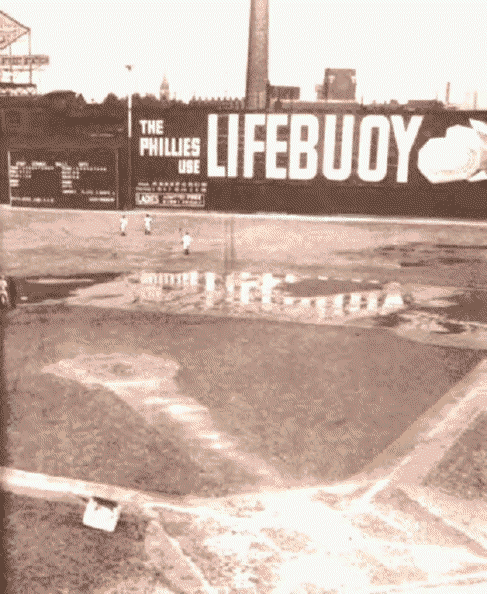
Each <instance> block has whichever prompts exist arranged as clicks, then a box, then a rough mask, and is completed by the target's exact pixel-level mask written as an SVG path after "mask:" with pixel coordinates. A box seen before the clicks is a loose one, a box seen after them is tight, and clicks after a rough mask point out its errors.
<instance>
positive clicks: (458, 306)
mask: <svg viewBox="0 0 487 594" xmlns="http://www.w3.org/2000/svg"><path fill="white" fill-rule="evenodd" d="M445 301H448V302H450V305H448V306H446V307H439V306H437V305H434V304H433V305H432V306H431V305H423V306H418V307H416V308H415V309H417V310H418V311H427V312H429V313H437V314H441V315H444V316H445V317H447V318H449V319H451V320H458V321H460V322H480V323H483V324H486V323H487V291H469V292H465V293H461V294H460V295H452V296H451V297H449V298H447V299H446V300H445Z"/></svg>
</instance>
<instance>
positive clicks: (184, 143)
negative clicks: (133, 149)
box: [139, 120, 201, 175]
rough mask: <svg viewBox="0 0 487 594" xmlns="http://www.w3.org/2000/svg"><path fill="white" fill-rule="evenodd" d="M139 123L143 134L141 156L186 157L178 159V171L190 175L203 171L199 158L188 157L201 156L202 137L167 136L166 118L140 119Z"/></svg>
mask: <svg viewBox="0 0 487 594" xmlns="http://www.w3.org/2000/svg"><path fill="white" fill-rule="evenodd" d="M139 125H140V129H141V132H142V135H143V136H141V137H140V138H139V155H140V156H141V157H178V158H179V157H185V158H184V159H179V161H178V172H179V173H181V174H189V175H199V174H200V173H201V171H200V161H199V159H188V158H186V157H199V156H200V151H201V139H200V138H190V137H186V138H169V137H165V136H164V120H139ZM146 135H150V136H146Z"/></svg>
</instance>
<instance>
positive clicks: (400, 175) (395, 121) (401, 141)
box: [391, 115, 423, 184]
mask: <svg viewBox="0 0 487 594" xmlns="http://www.w3.org/2000/svg"><path fill="white" fill-rule="evenodd" d="M391 122H392V127H393V129H394V138H395V139H396V144H397V150H398V151H399V158H398V163H397V181H398V182H400V183H403V184H405V183H406V182H407V181H408V170H409V155H410V153H411V149H412V147H413V144H414V141H415V140H416V137H417V135H418V132H419V128H420V127H421V124H422V122H423V116H418V115H415V116H413V117H412V118H411V121H410V122H409V126H408V127H407V129H406V128H405V127H404V118H403V117H402V116H400V115H393V116H391Z"/></svg>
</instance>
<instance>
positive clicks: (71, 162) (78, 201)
mask: <svg viewBox="0 0 487 594" xmlns="http://www.w3.org/2000/svg"><path fill="white" fill-rule="evenodd" d="M116 158H117V157H116V152H115V151H104V150H96V149H95V150H85V151H76V150H73V151H55V150H49V149H33V150H29V149H25V150H24V149H19V150H16V151H11V152H10V153H9V190H10V203H11V204H12V205H14V206H16V205H18V206H31V205H32V206H53V207H61V208H103V209H110V208H116V207H117V179H116V174H117V172H116Z"/></svg>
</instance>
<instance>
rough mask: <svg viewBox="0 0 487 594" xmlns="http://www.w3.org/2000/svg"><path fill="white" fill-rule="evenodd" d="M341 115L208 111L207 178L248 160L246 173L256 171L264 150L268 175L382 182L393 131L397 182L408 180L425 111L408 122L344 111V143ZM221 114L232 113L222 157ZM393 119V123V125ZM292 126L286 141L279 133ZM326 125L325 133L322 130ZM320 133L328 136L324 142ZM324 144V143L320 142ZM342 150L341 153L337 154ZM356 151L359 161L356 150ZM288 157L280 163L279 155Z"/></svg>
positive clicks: (234, 171) (230, 171)
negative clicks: (260, 136)
mask: <svg viewBox="0 0 487 594" xmlns="http://www.w3.org/2000/svg"><path fill="white" fill-rule="evenodd" d="M242 117H243V118H244V121H243V124H244V125H243V128H244V138H243V151H242V152H241V153H239V150H238V147H239V137H238V131H239V123H240V118H242ZM339 117H340V116H338V115H337V114H325V115H323V116H317V115H312V114H291V115H287V114H268V115H267V116H266V114H262V113H252V114H244V115H239V114H230V115H217V114H210V115H209V116H208V147H207V148H208V164H207V166H208V170H207V174H208V177H236V176H237V171H238V167H239V165H240V164H241V162H243V175H244V177H245V178H252V177H253V176H254V160H255V155H256V154H257V153H264V155H265V176H266V179H294V180H309V179H313V178H315V177H316V176H317V174H318V168H319V169H320V174H322V175H323V176H324V177H325V178H326V179H329V180H333V181H346V180H347V179H349V178H350V177H351V176H352V175H355V176H357V177H358V178H359V179H360V180H362V181H365V182H372V183H374V182H375V183H377V182H380V181H382V180H384V179H385V178H386V176H387V174H388V168H389V166H390V165H391V163H390V154H389V153H390V150H391V142H392V140H391V135H392V136H394V140H395V143H396V146H397V159H396V158H395V159H394V162H393V163H392V166H393V167H394V170H395V171H394V173H395V176H396V181H397V182H398V183H406V182H407V181H408V173H409V160H410V155H411V150H412V147H413V145H414V143H415V141H416V139H417V137H418V133H419V129H420V127H421V124H422V122H423V118H424V116H422V115H415V116H412V117H411V118H410V120H409V123H408V124H406V120H405V118H404V117H403V116H402V115H391V116H387V115H382V114H370V115H366V116H364V117H362V118H360V117H356V116H355V115H354V114H345V115H343V116H342V117H343V125H342V130H341V136H342V138H341V142H340V141H339V140H338V139H337V128H338V118H339ZM219 118H228V143H227V151H226V153H227V154H226V156H223V160H222V161H220V162H219V161H218V125H219ZM391 124H392V126H391ZM258 126H262V127H263V128H264V129H265V142H264V141H263V140H256V128H257V127H258ZM281 127H283V128H285V129H287V133H286V137H287V140H285V139H283V138H279V133H278V129H279V128H281ZM320 130H321V132H320ZM320 138H323V144H321V141H320V140H319V139H320ZM318 143H319V144H318ZM337 150H338V151H339V154H336V153H337ZM354 154H357V155H358V159H357V163H355V161H354V159H353V155H354ZM279 155H282V156H288V158H287V159H282V162H287V165H286V166H284V165H282V163H281V166H279V167H278V166H277V162H278V156H279ZM221 157H222V155H220V158H221Z"/></svg>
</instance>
